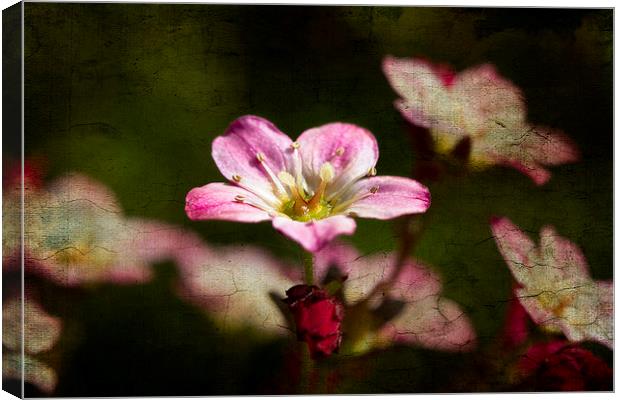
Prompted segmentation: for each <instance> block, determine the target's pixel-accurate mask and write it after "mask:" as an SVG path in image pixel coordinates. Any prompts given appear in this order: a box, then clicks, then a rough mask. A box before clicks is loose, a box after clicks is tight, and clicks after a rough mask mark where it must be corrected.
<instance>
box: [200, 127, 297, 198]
mask: <svg viewBox="0 0 620 400" xmlns="http://www.w3.org/2000/svg"><path fill="white" fill-rule="evenodd" d="M291 144H292V141H291V139H290V138H289V137H288V136H286V135H285V134H284V133H282V132H280V130H279V129H278V128H277V127H276V126H275V125H274V124H272V123H271V122H269V121H267V120H266V119H264V118H261V117H257V116H254V115H246V116H243V117H240V118H238V119H236V120H235V121H234V122H233V123H232V124H230V126H229V127H228V129H227V130H226V132H225V133H224V135H222V136H218V137H217V138H215V140H214V141H213V145H212V156H213V160H214V161H215V163H216V164H217V167H218V168H219V170H220V172H222V174H223V175H224V176H225V177H226V179H228V180H229V181H233V177H234V176H235V175H237V176H239V177H241V182H240V184H241V185H242V186H243V187H246V188H256V189H258V190H260V191H261V193H272V192H273V186H272V181H271V180H270V178H269V176H268V174H267V173H266V171H265V169H264V168H263V167H262V166H261V164H260V163H259V162H258V159H257V155H258V154H259V153H260V154H262V155H263V156H264V159H265V161H264V162H265V164H266V165H267V166H268V167H269V168H270V169H271V170H272V172H273V173H274V174H276V175H277V174H278V173H279V172H280V171H285V170H288V169H289V167H290V166H291V165H292V164H291V163H290V156H291V154H292V147H291Z"/></svg>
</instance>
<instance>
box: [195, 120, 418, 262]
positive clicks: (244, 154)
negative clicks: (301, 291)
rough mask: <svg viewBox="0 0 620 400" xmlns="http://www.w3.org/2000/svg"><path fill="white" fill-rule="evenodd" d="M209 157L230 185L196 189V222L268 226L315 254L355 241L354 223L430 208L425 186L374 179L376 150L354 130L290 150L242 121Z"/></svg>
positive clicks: (307, 137) (324, 132) (264, 128)
mask: <svg viewBox="0 0 620 400" xmlns="http://www.w3.org/2000/svg"><path fill="white" fill-rule="evenodd" d="M212 155H213V159H214V160H215V163H216V164H217V166H218V168H219V169H220V171H221V172H222V174H223V175H224V176H225V177H226V179H228V180H229V183H210V184H208V185H205V186H202V187H199V188H194V189H192V190H191V191H190V192H189V193H188V194H187V198H186V202H187V204H186V206H185V211H186V213H187V215H188V216H189V217H190V218H191V219H193V220H209V219H219V220H230V221H238V222H261V221H267V220H271V221H272V224H273V226H274V228H275V229H277V230H278V231H280V232H282V233H283V234H284V235H286V236H288V237H289V238H291V239H293V240H295V241H297V242H298V243H299V244H300V245H301V246H303V247H304V248H305V249H306V250H308V251H312V252H314V251H317V250H319V249H321V248H322V247H323V246H325V245H326V244H327V243H328V242H329V241H331V240H332V239H333V238H335V237H336V236H338V235H341V234H346V235H350V234H352V233H353V232H354V231H355V221H354V220H353V219H352V218H351V217H353V216H357V217H362V218H376V219H391V218H395V217H398V216H400V215H404V214H414V213H422V212H424V211H426V209H427V208H428V207H429V205H430V194H429V192H428V189H427V188H426V187H424V186H423V185H421V184H420V183H418V182H416V181H414V180H411V179H407V178H401V177H395V176H374V175H375V173H376V170H375V165H376V163H377V159H378V157H379V150H378V147H377V142H376V140H375V138H374V136H373V135H372V134H371V133H370V132H368V131H367V130H365V129H363V128H360V127H358V126H356V125H351V124H345V123H332V124H327V125H323V126H320V127H318V128H312V129H309V130H307V131H305V132H304V133H302V134H301V136H300V137H299V138H298V139H297V141H295V142H293V141H292V140H291V139H290V138H289V137H288V136H286V135H285V134H284V133H282V132H280V130H278V128H276V127H275V126H274V125H273V124H272V123H271V122H269V121H267V120H265V119H263V118H260V117H256V116H244V117H241V118H239V119H237V120H236V121H234V122H233V123H232V124H231V125H230V126H229V127H228V129H227V130H226V133H225V134H224V135H223V136H219V137H217V138H216V139H215V140H214V141H213V148H212Z"/></svg>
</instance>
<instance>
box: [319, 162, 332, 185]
mask: <svg viewBox="0 0 620 400" xmlns="http://www.w3.org/2000/svg"><path fill="white" fill-rule="evenodd" d="M319 175H320V176H321V180H322V181H323V182H325V183H329V182H331V181H332V180H333V179H334V176H335V175H336V171H334V167H333V166H332V165H331V163H329V162H326V163H324V164H323V165H321V170H320V171H319Z"/></svg>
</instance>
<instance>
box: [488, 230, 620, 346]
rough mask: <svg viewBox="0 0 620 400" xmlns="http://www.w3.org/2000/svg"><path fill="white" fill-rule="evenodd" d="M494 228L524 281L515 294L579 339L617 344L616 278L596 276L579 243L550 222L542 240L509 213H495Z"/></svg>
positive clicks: (540, 318) (554, 327) (539, 316)
mask: <svg viewBox="0 0 620 400" xmlns="http://www.w3.org/2000/svg"><path fill="white" fill-rule="evenodd" d="M491 230H492V231H493V236H494V237H495V241H496V243H497V246H498V248H499V251H500V253H501V254H502V256H503V257H504V260H505V261H506V263H507V264H508V268H510V271H511V272H512V275H513V276H514V278H515V280H516V281H517V283H519V285H520V286H521V287H519V288H517V289H516V290H515V294H516V295H517V298H518V299H519V302H520V303H521V305H522V306H523V308H525V310H526V311H527V313H528V314H529V315H530V316H531V317H532V320H533V321H534V322H535V323H536V324H538V325H541V326H542V327H544V328H545V329H548V330H551V331H560V332H562V333H564V335H565V336H566V337H567V338H568V339H569V340H570V341H573V342H579V341H584V340H593V341H596V342H599V343H602V344H604V345H606V346H607V347H609V348H612V349H613V283H612V282H611V281H597V280H594V279H592V278H591V277H590V274H589V272H588V264H587V262H586V259H585V257H584V256H583V253H582V252H581V250H580V249H579V248H578V247H577V246H576V245H575V244H574V243H572V242H570V241H569V240H567V239H565V238H563V237H561V236H559V235H558V234H557V233H556V231H555V229H554V228H552V227H550V226H546V227H543V228H542V230H541V233H540V245H536V243H534V242H533V241H532V240H531V239H530V238H529V237H528V236H527V235H526V234H524V233H523V232H522V231H521V230H520V229H519V228H518V227H517V226H515V225H514V224H513V223H512V222H510V221H509V220H508V219H507V218H494V219H493V220H492V221H491Z"/></svg>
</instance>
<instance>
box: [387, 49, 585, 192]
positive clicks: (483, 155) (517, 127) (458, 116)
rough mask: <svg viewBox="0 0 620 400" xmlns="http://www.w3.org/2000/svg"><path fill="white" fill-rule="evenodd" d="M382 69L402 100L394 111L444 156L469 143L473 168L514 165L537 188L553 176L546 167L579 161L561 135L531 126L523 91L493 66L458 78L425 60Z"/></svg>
mask: <svg viewBox="0 0 620 400" xmlns="http://www.w3.org/2000/svg"><path fill="white" fill-rule="evenodd" d="M383 71H384V73H385V75H386V76H387V78H388V81H389V82H390V85H391V86H392V88H393V89H394V90H395V91H396V92H397V93H398V94H399V95H400V96H401V98H400V99H398V100H396V102H395V107H396V108H397V109H398V110H399V111H400V112H401V114H402V115H403V117H404V118H405V119H407V120H409V121H411V122H412V123H414V124H416V125H419V126H422V127H424V128H428V129H429V130H430V132H431V135H432V136H433V138H434V140H435V144H436V146H437V150H438V151H439V152H446V153H447V152H450V151H452V150H454V149H455V148H456V146H457V145H458V144H459V143H460V142H461V141H463V140H464V139H469V140H470V145H471V153H470V162H471V163H472V164H473V165H475V166H478V167H487V166H490V165H494V164H500V165H506V166H510V167H512V168H515V169H517V170H519V171H520V172H522V173H524V174H526V175H528V176H529V177H530V178H531V179H532V180H533V181H534V182H535V183H536V184H537V185H542V184H544V183H546V182H547V181H548V180H549V178H550V177H551V174H550V172H549V171H547V170H546V169H545V167H544V166H547V165H549V166H551V165H560V164H565V163H570V162H574V161H577V160H578V159H579V157H580V156H579V151H578V149H577V147H576V146H575V144H574V143H573V142H572V141H571V140H570V139H569V138H568V137H567V136H565V135H564V134H563V133H562V132H560V131H558V130H556V129H552V128H547V127H542V126H533V125H531V124H529V123H528V122H527V119H526V117H527V110H526V106H525V101H524V96H523V93H522V92H521V90H520V89H519V88H518V87H516V86H515V85H514V84H513V83H512V82H510V81H508V80H506V79H504V78H503V77H501V76H500V75H499V74H498V73H497V71H496V70H495V68H494V67H493V66H492V65H491V64H484V65H480V66H477V67H473V68H470V69H468V70H465V71H463V72H461V73H458V74H455V73H454V72H451V73H450V72H447V71H446V68H445V67H443V66H441V67H437V66H435V65H433V64H431V63H429V62H427V61H425V60H422V59H416V58H412V59H407V58H394V57H391V56H388V57H386V58H385V59H384V61H383Z"/></svg>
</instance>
